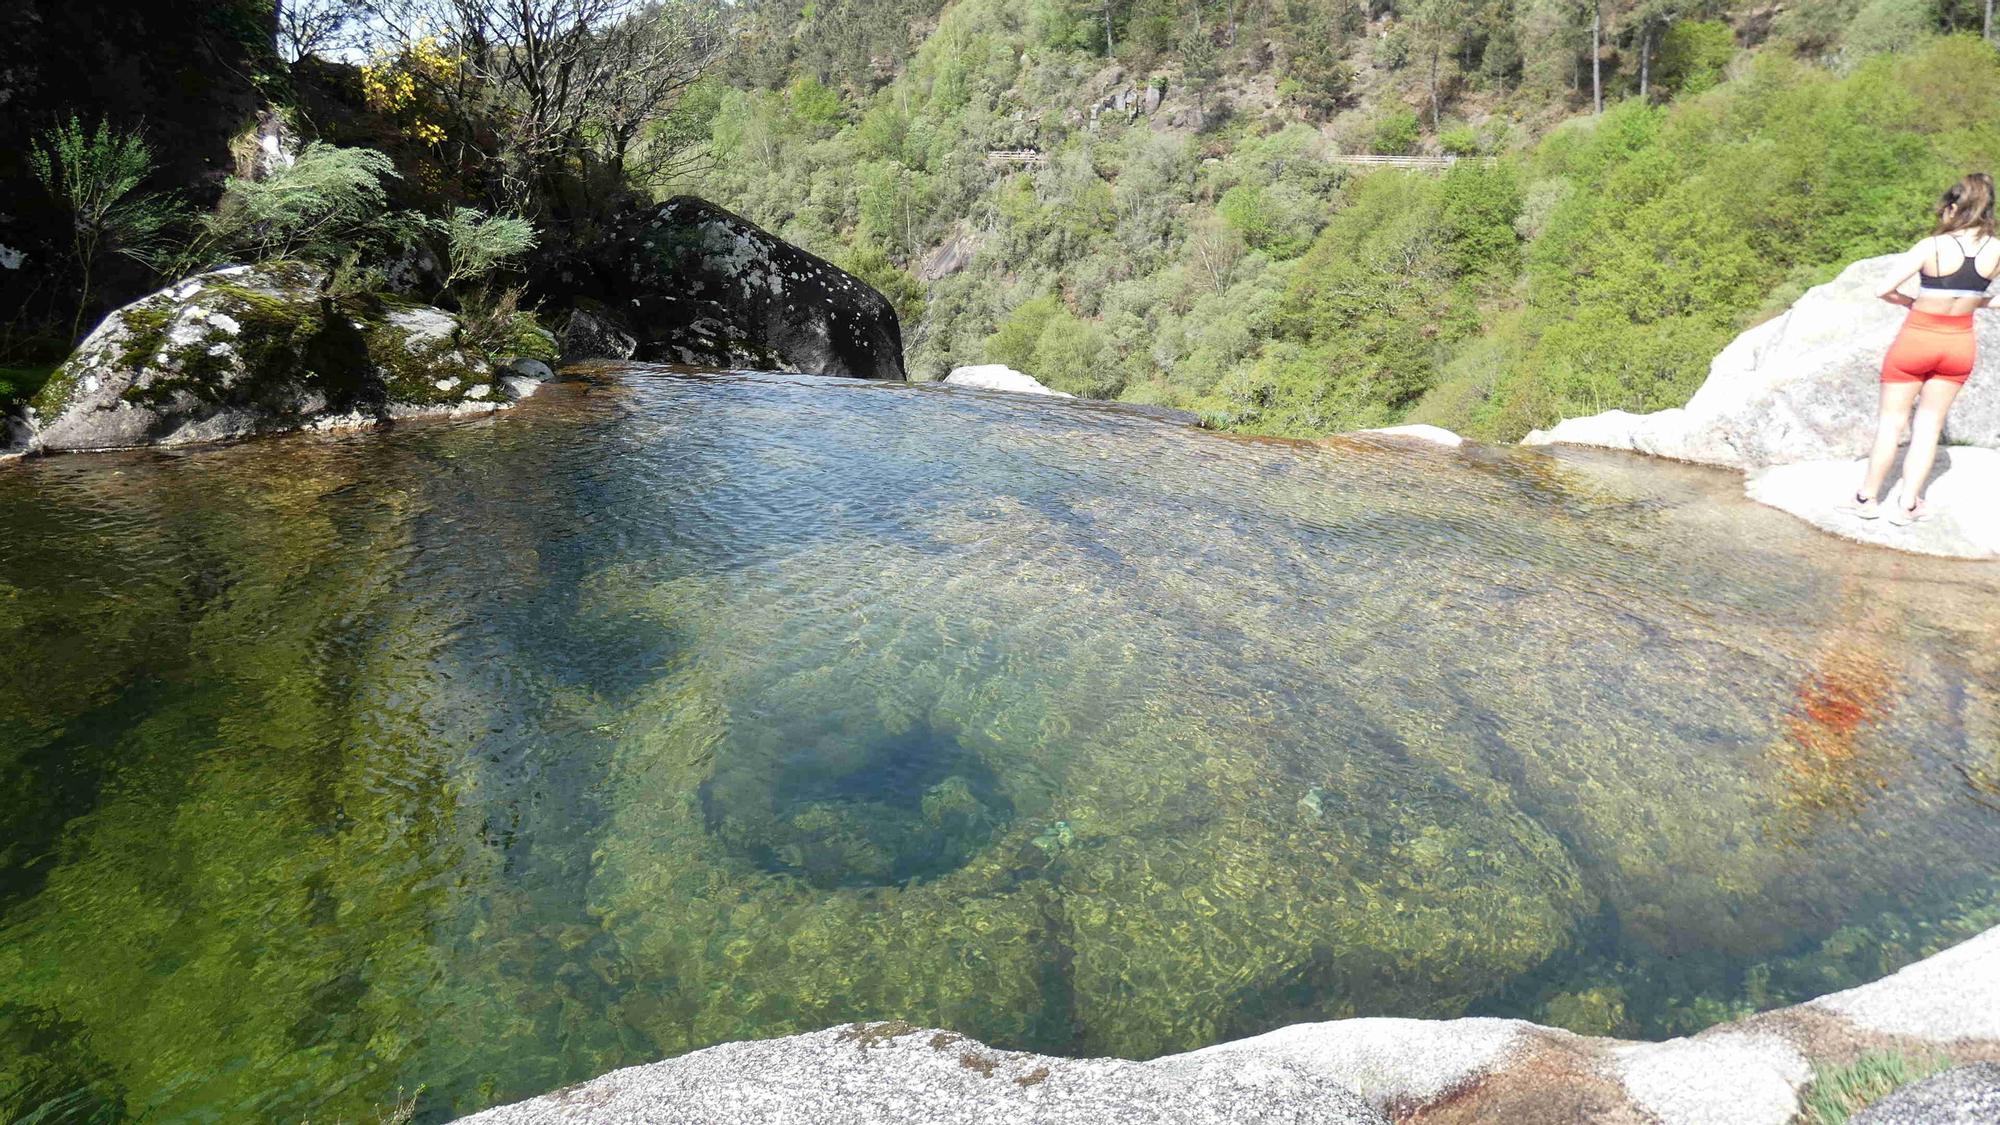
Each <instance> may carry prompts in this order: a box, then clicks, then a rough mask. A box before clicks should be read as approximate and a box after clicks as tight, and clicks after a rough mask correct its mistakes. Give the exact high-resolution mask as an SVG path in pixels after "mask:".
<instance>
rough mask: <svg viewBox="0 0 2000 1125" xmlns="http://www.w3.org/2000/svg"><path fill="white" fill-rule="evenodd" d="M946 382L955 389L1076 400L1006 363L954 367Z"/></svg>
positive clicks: (945, 379) (945, 378)
mask: <svg viewBox="0 0 2000 1125" xmlns="http://www.w3.org/2000/svg"><path fill="white" fill-rule="evenodd" d="M944 381H945V382H947V383H950V384H951V385H952V386H954V387H978V388H979V389H981V390H986V391H1007V392H1009V393H1011V394H1017V395H1054V396H1055V397H1057V398H1075V397H1076V396H1075V395H1071V394H1064V393H1063V392H1061V391H1055V390H1050V389H1049V388H1047V387H1045V386H1043V385H1042V383H1041V380H1039V379H1037V378H1035V377H1034V376H1033V375H1023V374H1022V373H1021V372H1019V371H1016V370H1014V369H1013V368H1011V367H1008V366H1007V365H1006V364H1004V363H982V364H979V365H977V366H973V367H954V368H952V372H951V374H949V375H947V376H945V377H944Z"/></svg>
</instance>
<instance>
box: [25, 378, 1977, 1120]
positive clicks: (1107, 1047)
mask: <svg viewBox="0 0 2000 1125" xmlns="http://www.w3.org/2000/svg"><path fill="white" fill-rule="evenodd" d="M1736 491H1737V486H1736V484H1735V482H1734V478H1733V476H1732V475H1730V474H1723V473H1717V472H1710V471H1705V470H1697V469H1688V468H1682V467H1679V466H1674V465H1669V464H1665V463H1661V462H1652V461H1646V460H1643V459H1638V458H1632V457H1627V456H1622V455H1616V454H1585V453H1564V454H1558V455H1557V456H1555V457H1553V458H1551V457H1549V456H1547V455H1545V454H1542V453H1534V452H1527V451H1518V450H1490V449H1488V450H1480V449H1472V450H1468V451H1466V452H1464V453H1460V452H1457V451H1444V450H1430V449H1423V448H1415V449H1413V448H1408V447H1399V446H1392V445H1384V444H1371V443H1366V442H1360V441H1355V442H1334V443H1330V444H1328V445H1325V446H1311V445H1301V444H1293V443H1278V442H1255V441H1245V440H1237V439H1229V438H1224V437H1218V436H1215V435H1208V434H1201V433H1197V432H1193V431H1189V430H1186V429H1183V428H1178V427H1174V426H1168V425H1164V424H1161V423H1157V422H1154V421H1151V420H1148V419H1145V418H1140V417H1136V416H1133V415H1130V414H1125V413H1118V412H1112V411H1107V410H1102V409H1096V408H1092V407H1090V406H1087V405H1083V404H1063V403H1054V402H1049V401H1046V400H1020V399H1013V398H1007V397H1001V396H989V395H981V394H975V393H967V392H964V391H958V390H951V389H943V388H936V387H910V386H901V385H883V384H854V383H845V382H836V381H826V380H814V379H808V378H805V377H742V376H719V377H703V378H692V377H681V376H673V375H668V374H664V373H661V372H657V371H646V370H643V369H636V368H635V369H632V370H631V371H629V372H625V373H622V374H620V373H605V374H603V375H601V376H600V377H599V378H597V379H595V380H593V381H589V382H583V383H573V384H564V385H558V386H554V387H550V388H547V389H545V390H544V392H543V396H542V397H538V398H537V399H535V400H533V401H531V402H529V403H527V404H525V405H523V406H522V407H521V408H519V409H518V410H516V411H515V412H513V413H512V414H511V415H507V416H501V417H498V418H493V419H488V420H483V421H476V422H465V423H453V424H441V425H423V426H406V427H402V428H399V429H396V430H393V431H388V432H382V433H373V434H363V435H356V436H348V437H342V438H338V439H320V438H311V437H300V438H292V439H285V440H280V441H270V442H259V443H252V444H248V445H241V446H235V447H230V448H219V449H209V450H200V451H193V452H180V453H173V454H163V453H138V454H130V455H115V456H100V457H87V458H86V457H71V458H58V459H50V460H43V461H35V462H28V463H23V464H20V465H16V466H13V467H12V468H10V469H7V470H5V471H0V529H4V532H0V669H4V676H3V677H0V785H4V787H5V797H4V800H0V1115H4V1114H5V1113H6V1111H9V1110H12V1111H14V1112H19V1111H21V1110H22V1109H25V1108H32V1107H34V1106H36V1105H40V1104H45V1103H46V1102H48V1101H50V1100H52V1099H59V1098H60V1099H66V1100H65V1101H64V1103H63V1104H64V1105H65V1106H66V1107H67V1108H68V1109H69V1110H72V1111H74V1112H75V1113H77V1114H78V1115H80V1116H90V1115H93V1114H94V1115H97V1116H99V1117H100V1118H103V1119H110V1118H116V1117H119V1116H125V1117H134V1118H136V1117H141V1116H144V1117H148V1118H149V1119H153V1120H221V1119H236V1118H247V1117H259V1118H286V1119H299V1118H303V1117H308V1116H309V1117H311V1118H312V1119H315V1120H321V1119H324V1120H333V1119H344V1120H357V1119H361V1120H366V1119H368V1115H369V1114H371V1113H372V1112H373V1110H374V1108H375V1107H379V1106H382V1105H385V1104H388V1103H390V1102H392V1101H394V1100H395V1099H396V1097H397V1095H398V1092H399V1091H403V1092H408V1091H411V1090H414V1089H415V1088H416V1087H417V1086H419V1085H423V1086H425V1087H427V1090H426V1093H425V1095H424V1096H423V1098H422V1101H421V1114H422V1116H423V1117H425V1118H430V1119H437V1118H444V1117H449V1116H451V1115H452V1114H453V1113H457V1112H465V1111H469V1110H472V1109H475V1108H478V1107H480V1106H484V1105H488V1104H492V1103H494V1102H497V1101H504V1100H511V1099H514V1098H519V1097H522V1096H526V1095H529V1094H533V1093H539V1092H541V1091H543V1090H546V1089H549V1088H552V1087H555V1086H559V1085H562V1084H564V1083H567V1082H572V1081H576V1080H578V1079H581V1078H584V1077H587V1076H589V1075H593V1074H596V1073H599V1072H601V1071H604V1070H606V1069H609V1068H611V1067H614V1066H620V1065H625V1064H630V1063H636V1062H642V1061H650V1060H652V1059H656V1058H659V1057H661V1056H662V1055H667V1054H674V1053H678V1052H681V1051H685V1050H689V1049H692V1048H696V1047H701V1046H704V1045H707V1044H711V1043H715V1042H719V1041H722V1040H728V1039H735V1038H744V1037H751V1036H766V1035H776V1034H781V1033H787V1032H792V1031H798V1030H803V1029H810V1028H816V1027H821V1026H825V1025H827V1024H831V1023H837V1022H840V1021H844V1020H851V1019H857V1018H864V1017H866V1018H904V1019H908V1020H910V1021H913V1022H916V1023H922V1024H932V1025H942V1026H949V1027H954V1028H957V1029H959V1030H961V1031H964V1032H966V1033H969V1034H972V1035H976V1036H978V1037H980V1038H982V1039H985V1040H987V1041H989V1042H992V1043H995V1044H997V1045H1000V1046H1006V1047H1017V1048H1033V1049H1039V1050H1043V1051H1051V1052H1063V1053H1092V1054H1122V1055H1128V1056H1134V1057H1145V1056H1149V1055H1153V1054H1158V1053H1162V1052H1167V1051H1174V1050H1181V1049H1185V1048H1191V1047H1195V1046H1199V1045H1202V1044H1205V1043H1210V1042H1214V1041H1217V1040H1220V1039H1225V1038H1230V1037H1235V1036H1240V1035H1244V1034H1248V1033H1252V1032H1256V1031H1259V1030H1263V1029H1266V1028H1270V1027H1274V1026H1278V1025H1280V1024H1284V1023H1289V1022H1294V1021H1298V1020H1304V1019H1323V1018H1333V1017H1341V1016H1352V1015H1372V1014H1397V1015H1417V1016H1450V1015H1457V1014H1461V1013H1492V1014H1507V1015H1519V1016H1525V1017H1528V1018H1533V1019H1538V1020H1543V1021H1546V1022H1554V1023H1558V1024H1563V1025H1565V1026H1570V1027H1573V1028H1576V1029H1578V1030H1583V1031H1589V1032H1611V1033H1617V1034H1627V1035H1664V1034H1671V1033H1676V1032H1684V1031H1688V1030H1692V1029H1694V1028H1697V1027H1700V1026H1703V1025H1705V1024H1707V1023H1710V1022H1714V1021H1716V1020H1718V1019H1722V1018H1725V1017H1728V1016H1730V1015H1734V1014H1738V1013H1740V1012H1744V1011H1748V1010H1750V1009H1752V1008H1756V1007H1765V1006H1771V1005H1775V1004H1779V1003H1785V1002H1789V1001H1792V1000H1797V999H1803V998H1805V997H1807V996H1811V995H1815V994H1818V993H1821V992H1825V991H1827V990H1829V989H1833V988H1837V987H1841V986H1844V985H1848V984H1852V983H1856V982H1859V981H1862V980H1866V979H1870V978H1873V977H1875V976H1878V975H1880V974H1881V973H1883V972H1885V971H1887V970H1889V969H1892V968H1894V967H1896V966H1897V965H1899V964H1901V963H1904V962H1906V961H1909V960H1912V959H1914V958H1915V957H1917V956H1918V955H1920V954H1922V953H1924V952H1927V951H1929V950H1932V949H1935V948H1937V947H1939V946H1941V945H1943V944H1946V943H1948V942H1951V941H1953V940H1956V939H1958V938H1960V937H1963V936H1966V935H1968V934H1970V933H1972V932H1975V931H1976V930H1979V929H1982V928H1984V927H1985V926H1987V925H1990V924H1993V923H1995V922H2000V648H1997V647H1996V646H1995V645H1994V644H1993V643H1992V638H1993V637H1994V636H1995V635H1996V632H2000V568H1996V567H1991V566H1981V565H1976V564H1952V563H1944V562H1936V561H1931V560H1922V559H1911V558H1901V557H1896V556H1893V555H1890V554H1888V553H1885V552H1879V551H1870V550H1866V549H1863V548H1858V547H1853V546H1850V545H1848V544H1844V543H1841V542H1837V541H1835V540H1832V539H1829V538H1826V537H1823V536H1820V535H1818V534H1817V533H1813V532H1811V531H1809V530H1808V529H1805V528H1803V527H1801V526H1799V525H1797V524H1796V523H1794V521H1792V520H1790V519H1788V518H1787V517H1785V516H1782V515H1780V514H1778V513H1775V512H1771V511H1768V510H1765V509H1761V508H1758V507H1756V506H1754V505H1751V504H1749V503H1747V502H1745V501H1743V500H1742V499H1741V498H1740V497H1739V496H1738V495H1737V494H1736Z"/></svg>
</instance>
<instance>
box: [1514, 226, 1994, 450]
mask: <svg viewBox="0 0 2000 1125" xmlns="http://www.w3.org/2000/svg"><path fill="white" fill-rule="evenodd" d="M1893 262H1894V259H1893V258H1891V257H1883V258H1868V259H1865V260H1863V261H1859V262H1856V263H1854V264H1853V265H1851V266H1849V267H1847V268H1846V269H1845V270H1843V271H1841V274H1840V276H1839V277H1837V278H1835V279H1834V280H1832V281H1830V282H1828V283H1827V284H1825V285H1821V286H1817V287H1815V288H1813V289H1811V290H1808V291H1807V292H1806V294H1805V296H1803V297H1801V298H1799V299H1798V301H1797V302H1796V303H1795V304H1793V305H1792V307H1791V308H1790V309H1788V310H1786V311H1785V313H1784V314H1783V315H1781V316H1778V317H1776V318H1774V319H1772V320H1768V321H1765V322H1764V323H1763V324H1760V325H1757V326H1756V327H1755V328H1752V329H1750V330H1749V331H1747V332H1744V333H1743V334H1742V335H1741V336H1738V337H1737V338H1736V339H1735V341H1734V342H1732V343H1731V344H1730V345H1729V346H1728V347H1727V348H1725V349H1723V351H1722V354H1720V355H1718V356H1716V357H1715V361H1714V363H1712V364H1710V366H1709V374H1708V380H1707V381H1706V382H1704V383H1703V384H1702V385H1701V389H1700V390H1698V391H1696V392H1695V394H1694V397H1693V398H1691V399H1689V400H1688V404H1687V405H1686V406H1684V407H1677V408H1675V409H1672V410H1661V411H1658V412H1656V413H1653V414H1632V413H1628V412H1627V411H1623V410H1611V411H1607V412H1605V413H1603V414H1594V415H1591V416H1590V417H1587V418H1571V419H1568V420H1565V421H1563V422H1560V423H1557V424H1556V425H1555V426H1554V427H1552V428H1550V429H1548V430H1537V431H1535V432H1534V433H1531V434H1529V435H1528V437H1527V439H1526V442H1525V443H1526V444H1529V445H1548V444H1554V443H1563V444H1569V445H1597V446H1604V447H1607V448H1611V449H1630V450H1635V451H1637V452H1640V453H1652V454H1656V455H1658V456H1661V457H1673V458H1677V459H1679V460H1683V461H1699V462H1702V463H1705V464H1711V465H1728V466H1731V467H1733V468H1739V469H1755V468H1761V467H1763V466H1766V465H1782V464H1791V463H1793V462H1799V461H1820V460H1827V459H1832V458H1844V457H1860V456H1863V455H1865V454H1866V453H1867V452H1868V444H1869V441H1870V439H1871V438H1872V437H1873V436H1874V431H1875V409H1876V386H1877V379H1878V373H1879V372H1880V371H1881V368H1882V356H1883V353H1884V352H1886V351H1887V350H1888V348H1889V342H1890V341H1891V340H1893V339H1894V338H1895V335H1896V329H1897V328H1898V326H1900V325H1901V323H1902V320H1903V315H1904V313H1903V310H1902V309H1900V308H1897V307H1896V306H1894V305H1890V304H1888V303H1886V302H1884V301H1881V300H1879V299H1877V298H1876V296H1875V293H1876V290H1877V288H1878V287H1879V286H1880V284H1881V281H1882V278H1883V276H1884V275H1886V274H1887V273H1888V272H1889V268H1890V266H1891V265H1892V264H1893ZM1975 317H1976V318H1975V321H1974V323H1975V324H1976V325H1977V326H1978V327H1977V331H1978V333H1979V351H1980V364H1979V370H1977V371H1975V372H1974V373H1973V376H1972V379H1971V381H1970V382H1969V383H1967V384H1966V388H1965V391H1964V393H1963V394H1961V395H1960V396H1959V399H1958V402H1957V404H1956V405H1954V406H1953V407H1952V412H1951V418H1950V421H1949V422H1948V424H1947V425H1946V426H1945V441H1946V442H1947V443H1950V444H1954V445H1983V446H1988V447H1995V448H2000V316H1995V315H1993V314H1990V313H1979V314H1975Z"/></svg>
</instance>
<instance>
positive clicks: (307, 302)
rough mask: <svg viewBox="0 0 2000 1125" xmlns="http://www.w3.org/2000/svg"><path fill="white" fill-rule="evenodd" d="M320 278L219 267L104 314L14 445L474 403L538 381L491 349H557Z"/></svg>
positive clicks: (234, 432) (375, 416)
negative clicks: (338, 289)
mask: <svg viewBox="0 0 2000 1125" xmlns="http://www.w3.org/2000/svg"><path fill="white" fill-rule="evenodd" d="M321 280H322V278H321V275H320V273H319V272H318V271H317V270H315V269H314V268H312V267H310V266H306V265H302V264H299V263H296V262H273V263H265V264H262V265H257V266H232V267H229V268H227V269H220V270H214V271H211V272H209V273H204V274H200V275H197V276H195V277H191V278H188V279H187V280H185V281H182V282H180V283H178V284H176V285H173V286H171V287H169V288H167V289H163V290H161V291H159V292H157V293H154V294H151V295H150V296H146V297H142V298H140V299H139V300H137V301H134V302H132V303H131V304H129V305H127V306H125V307H124V308H121V309H118V310H116V311H114V312H113V313H111V315H109V316H107V317H106V318H105V319H104V322H103V323H102V324H100V325H98V327H97V328H96V330H95V331H93V332H92V333H91V334H90V336H89V337H88V338H87V339H85V340H84V342H83V344H82V345H81V346H80V347H78V348H77V350H76V353H75V354H74V355H72V356H71V357H70V358H69V360H68V361H67V362H65V363H64V364H63V365H62V367H61V368H59V369H57V371H56V373H55V374H54V375H53V376H51V377H50V379H49V381H48V384H47V385H46V386H45V387H43V388H42V390H41V392H40V393H39V394H37V395H36V396H35V399H34V400H33V401H32V402H31V403H30V404H29V412H28V416H27V419H26V422H27V425H28V428H29V430H30V431H31V432H30V436H29V437H28V439H27V441H26V448H27V450H28V451H30V452H63V451H77V450H93V449H118V448H126V447H131V446H143V445H185V444H190V443H193V442H203V441H217V440H222V439H225V438H234V437H243V436H246V435H250V434H260V433H277V432H283V431H287V430H300V429H324V428H331V427H337V426H343V425H358V424H364V423H368V422H374V421H380V420H383V419H388V418H407V417H416V416H422V415H432V414H458V413H475V412H487V411H492V410H498V409H500V408H502V407H505V406H507V405H509V404H510V403H511V402H513V401H514V400H515V399H518V398H521V397H524V396H525V395H527V394H531V393H533V391H534V388H535V386H536V384H537V380H536V379H534V378H532V377H526V376H525V375H524V371H526V372H533V371H535V370H537V368H525V367H522V366H519V365H516V366H511V367H508V369H507V370H505V371H503V372H497V373H496V370H495V359H496V358H505V357H512V356H514V355H517V354H518V355H519V356H522V357H532V358H540V359H552V358H554V342H553V340H552V339H551V338H550V337H548V335H547V333H544V332H541V331H540V330H539V329H536V328H534V327H533V326H532V321H529V320H525V319H521V320H517V321H516V323H515V325H514V327H513V328H512V329H511V330H510V331H509V333H508V338H507V339H505V340H502V341H497V342H491V343H489V344H486V345H482V344H481V343H480V342H477V341H473V340H470V339H468V338H467V334H466V332H465V329H464V326H463V325H462V324H461V323H460V321H459V319H458V317H456V316H455V315H453V314H452V313H449V312H446V311H444V310H443V309H437V308H432V307H429V306H426V305H405V306H396V305H385V304H381V303H377V302H374V301H369V300H364V299H357V298H331V297H328V296H326V295H325V294H323V293H322V292H321V288H320V283H321ZM495 345H497V347H496V346H495ZM496 352H497V353H498V355H497V356H496ZM540 370H546V369H545V368H540ZM502 376H504V378H503V377H502Z"/></svg>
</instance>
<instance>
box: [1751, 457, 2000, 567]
mask: <svg viewBox="0 0 2000 1125" xmlns="http://www.w3.org/2000/svg"><path fill="white" fill-rule="evenodd" d="M1866 471H1867V462H1866V461H1865V460H1863V461H1807V462H1803V463H1801V464H1796V465H1773V466H1771V467H1770V468H1766V469H1759V470H1757V471H1756V472H1753V473H1751V474H1750V477H1749V479H1748V480H1747V481H1745V482H1744V491H1745V492H1746V494H1747V495H1748V496H1749V497H1750V498H1751V499H1752V500H1755V501H1757V502H1758V503H1760V504H1769V505H1771V506H1772V507H1773V508H1777V509H1780V510H1781V511H1786V512H1790V513H1791V514H1793V515H1795V516H1798V517H1799V518H1800V519H1803V520H1805V521H1807V522H1808V523H1811V524H1813V525H1814V526H1815V527H1819V528H1822V529H1824V530H1826V531H1830V532H1832V533H1834V534H1835V535H1839V536H1841V537H1843V538H1846V539H1853V540H1856V541H1857V542H1862V543H1876V544H1880V545H1882V546H1885V547H1894V548H1896V549H1898V550H1903V551H1915V552H1917V553H1919V554H1926V555H1943V556H1946V557H1950V558H1970V559H1994V558H2000V503H1995V498H1996V497H2000V450H1993V449H1981V448H1978V447H1975V446H1969V445H1961V446H1954V447H1952V448H1949V449H1942V450H1939V451H1938V460H1937V465H1936V467H1935V468H1934V469H1933V470H1932V473H1931V480H1930V483H1929V485H1928V486H1927V487H1926V488H1925V490H1924V499H1925V507H1926V509H1927V510H1928V511H1929V512H1930V513H1931V514H1930V516H1929V517H1928V518H1926V519H1923V520H1919V521H1917V522H1916V523H1914V524H1908V525H1903V526H1898V525H1896V524H1893V523H1890V522H1889V521H1888V520H1887V519H1886V518H1882V517H1884V516H1886V515H1887V513H1888V511H1889V509H1890V507H1891V506H1892V505H1893V504H1895V503H1896V488H1895V482H1896V480H1897V479H1898V478H1899V476H1900V471H1901V470H1900V463H1899V468H1898V469H1897V470H1896V471H1893V472H1891V473H1890V475H1889V480H1890V484H1889V487H1888V488H1886V489H1885V490H1884V492H1883V496H1882V503H1881V506H1880V509H1879V511H1878V513H1877V518H1875V519H1862V518H1861V517H1860V516H1859V515H1857V514H1856V513H1855V511H1854V507H1853V500H1854V493H1855V490H1856V488H1857V487H1858V486H1859V485H1860V483H1861V478H1862V476H1863V474H1864V473H1865V472H1866Z"/></svg>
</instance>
